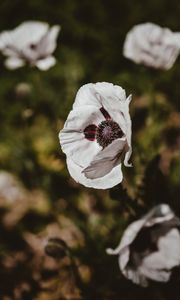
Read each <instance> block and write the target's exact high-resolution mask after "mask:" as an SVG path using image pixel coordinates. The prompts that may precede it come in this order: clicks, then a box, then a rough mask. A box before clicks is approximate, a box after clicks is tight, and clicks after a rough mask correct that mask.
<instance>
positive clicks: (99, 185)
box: [67, 158, 123, 189]
mask: <svg viewBox="0 0 180 300" xmlns="http://www.w3.org/2000/svg"><path fill="white" fill-rule="evenodd" d="M67 167H68V170H69V173H70V175H71V176H72V178H74V180H75V181H76V182H79V183H81V184H83V185H84V186H86V187H89V188H95V189H109V188H112V187H113V186H115V185H117V184H118V183H120V182H121V181H122V179H123V175H122V171H121V165H118V166H116V167H115V168H113V169H112V171H111V172H110V173H108V174H107V175H105V176H104V177H101V178H98V179H87V178H86V177H85V176H84V174H83V173H82V170H83V169H82V168H81V167H79V166H78V165H77V164H75V163H74V162H73V160H71V159H70V158H67Z"/></svg>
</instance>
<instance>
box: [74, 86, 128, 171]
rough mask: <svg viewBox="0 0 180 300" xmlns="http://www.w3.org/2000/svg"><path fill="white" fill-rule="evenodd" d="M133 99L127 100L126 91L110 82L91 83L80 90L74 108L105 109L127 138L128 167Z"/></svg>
mask: <svg viewBox="0 0 180 300" xmlns="http://www.w3.org/2000/svg"><path fill="white" fill-rule="evenodd" d="M131 99H132V96H131V95H130V96H129V97H128V98H127V99H126V93H125V90H124V89H122V88H121V87H120V86H117V85H113V84H112V83H108V82H98V83H96V84H93V83H89V84H86V85H84V86H82V87H81V88H80V89H79V91H78V93H77V95H76V99H75V102H74V106H73V107H79V106H82V105H85V104H87V105H93V106H96V107H97V108H99V109H100V108H101V107H104V109H105V110H106V111H107V112H108V113H109V115H110V116H111V118H112V119H113V120H114V121H115V122H117V123H118V124H119V126H120V128H121V129H122V131H123V132H124V134H125V135H126V136H127V153H126V155H125V161H124V164H125V166H128V167H129V166H131V164H129V163H128V161H129V159H130V156H131V153H132V148H131V118H130V115H129V103H130V101H131Z"/></svg>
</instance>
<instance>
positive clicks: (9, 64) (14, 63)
mask: <svg viewBox="0 0 180 300" xmlns="http://www.w3.org/2000/svg"><path fill="white" fill-rule="evenodd" d="M24 64H25V62H24V61H23V60H22V59H20V58H18V57H9V58H7V59H6V60H5V66H6V68H8V69H10V70H14V69H17V68H20V67H23V66H24Z"/></svg>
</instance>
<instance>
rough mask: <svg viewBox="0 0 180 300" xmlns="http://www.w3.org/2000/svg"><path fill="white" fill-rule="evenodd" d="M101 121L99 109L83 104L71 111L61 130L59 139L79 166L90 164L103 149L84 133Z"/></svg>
mask: <svg viewBox="0 0 180 300" xmlns="http://www.w3.org/2000/svg"><path fill="white" fill-rule="evenodd" d="M101 121H102V115H101V112H100V111H99V109H94V107H93V106H90V105H87V106H82V107H79V108H77V109H73V110H72V111H71V112H70V114H69V116H68V118H67V120H66V122H65V124H64V128H63V129H62V130H61V131H60V134H59V139H60V143H61V147H62V150H63V152H64V153H65V154H66V155H67V156H69V157H70V158H71V159H72V160H73V161H74V162H75V163H76V164H78V165H79V166H82V167H84V168H85V167H86V166H88V164H89V163H90V162H91V161H92V158H93V157H94V156H95V155H96V154H97V153H98V152H99V151H101V149H102V147H101V146H100V145H99V144H98V143H97V142H95V141H91V140H88V139H87V138H86V137H85V133H84V130H85V129H86V128H87V126H89V125H92V124H94V125H98V124H99V123H100V122H101Z"/></svg>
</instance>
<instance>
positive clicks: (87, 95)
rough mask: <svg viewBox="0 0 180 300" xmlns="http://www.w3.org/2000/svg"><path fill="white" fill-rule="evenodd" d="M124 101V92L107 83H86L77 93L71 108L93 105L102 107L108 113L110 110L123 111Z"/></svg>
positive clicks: (116, 86)
mask: <svg viewBox="0 0 180 300" xmlns="http://www.w3.org/2000/svg"><path fill="white" fill-rule="evenodd" d="M125 100H126V93H125V90H124V89H122V88H121V87H120V86H118V85H113V84H112V83H109V82H98V83H94V84H93V83H88V84H85V85H83V86H82V87H81V88H80V89H79V91H78V92H77V95H76V99H75V102H74V106H73V107H77V106H81V105H86V104H87V105H94V106H96V107H98V108H101V107H104V108H105V109H106V110H107V111H108V112H109V113H111V111H112V110H115V111H116V110H117V109H118V110H121V109H122V110H123V104H124V102H125Z"/></svg>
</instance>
